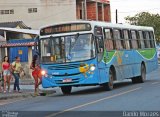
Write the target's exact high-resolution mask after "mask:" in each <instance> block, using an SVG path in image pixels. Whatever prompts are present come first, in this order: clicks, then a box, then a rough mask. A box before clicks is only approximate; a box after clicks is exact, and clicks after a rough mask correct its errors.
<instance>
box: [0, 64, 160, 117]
mask: <svg viewBox="0 0 160 117" xmlns="http://www.w3.org/2000/svg"><path fill="white" fill-rule="evenodd" d="M159 72H160V66H159V69H157V70H156V71H154V72H152V73H150V74H148V75H147V80H146V82H145V83H140V84H132V83H131V81H130V80H126V81H124V82H121V83H116V84H115V87H114V89H113V90H112V91H104V90H103V88H101V87H99V86H94V87H93V86H92V87H79V88H76V87H75V88H73V91H72V94H71V95H68V96H64V95H63V94H62V93H61V91H60V89H59V88H56V89H55V90H56V93H55V94H53V95H49V96H39V97H36V98H27V99H22V100H21V99H20V100H18V101H17V100H16V101H14V102H8V104H7V103H5V104H4V105H3V104H2V105H1V106H0V110H2V112H1V115H2V116H3V115H7V114H9V115H18V117H19V116H20V117H21V116H23V117H28V116H31V117H32V116H33V117H35V116H37V117H44V116H46V117H52V116H56V117H77V116H78V117H84V116H85V117H86V116H87V117H94V116H96V117H137V116H142V117H160V73H159ZM158 111H159V112H158Z"/></svg>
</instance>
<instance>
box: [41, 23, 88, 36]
mask: <svg viewBox="0 0 160 117" xmlns="http://www.w3.org/2000/svg"><path fill="white" fill-rule="evenodd" d="M90 30H91V25H90V24H88V23H73V24H63V25H55V26H49V27H45V28H43V29H41V30H40V35H42V36H43V35H50V34H58V33H68V32H78V31H90Z"/></svg>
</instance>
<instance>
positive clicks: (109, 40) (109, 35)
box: [104, 29, 114, 51]
mask: <svg viewBox="0 0 160 117" xmlns="http://www.w3.org/2000/svg"><path fill="white" fill-rule="evenodd" d="M104 35H105V38H104V43H105V48H106V49H107V50H108V51H109V50H113V49H114V40H113V32H112V29H104Z"/></svg>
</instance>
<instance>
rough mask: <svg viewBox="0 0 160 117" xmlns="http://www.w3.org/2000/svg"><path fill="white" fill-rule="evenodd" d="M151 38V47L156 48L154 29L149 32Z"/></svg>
mask: <svg viewBox="0 0 160 117" xmlns="http://www.w3.org/2000/svg"><path fill="white" fill-rule="evenodd" d="M149 39H150V45H151V48H154V47H155V42H154V35H153V32H152V31H150V32H149Z"/></svg>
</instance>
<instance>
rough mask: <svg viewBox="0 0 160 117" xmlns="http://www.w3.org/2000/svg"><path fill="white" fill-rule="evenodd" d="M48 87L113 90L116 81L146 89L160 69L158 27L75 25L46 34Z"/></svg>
mask: <svg viewBox="0 0 160 117" xmlns="http://www.w3.org/2000/svg"><path fill="white" fill-rule="evenodd" d="M38 45H39V51H40V63H41V68H42V75H43V77H42V86H43V87H44V88H49V87H60V88H61V90H62V92H63V94H70V93H71V89H72V87H78V86H90V85H101V86H103V87H104V89H106V90H112V89H113V85H114V81H121V80H124V79H132V82H133V83H143V82H144V81H145V80H146V73H148V72H151V71H153V70H155V69H156V68H157V67H158V61H157V54H156V47H155V37H154V29H153V28H152V27H143V26H132V25H123V24H112V23H105V22H97V21H74V22H67V23H59V24H55V25H48V26H45V27H42V28H41V29H40V39H39V44H38Z"/></svg>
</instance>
